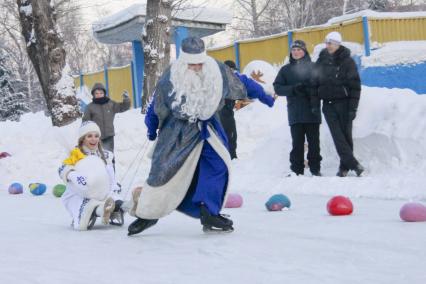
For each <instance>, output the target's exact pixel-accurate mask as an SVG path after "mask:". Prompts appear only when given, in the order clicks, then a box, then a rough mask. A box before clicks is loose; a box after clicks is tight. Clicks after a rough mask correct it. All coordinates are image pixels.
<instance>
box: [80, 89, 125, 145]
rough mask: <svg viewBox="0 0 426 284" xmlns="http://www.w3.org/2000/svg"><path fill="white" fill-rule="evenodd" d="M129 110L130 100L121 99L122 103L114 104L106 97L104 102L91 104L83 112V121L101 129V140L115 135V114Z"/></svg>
mask: <svg viewBox="0 0 426 284" xmlns="http://www.w3.org/2000/svg"><path fill="white" fill-rule="evenodd" d="M129 108H130V99H129V98H128V97H126V98H123V102H122V103H117V102H114V101H113V100H110V99H109V98H107V97H106V100H105V102H103V103H95V102H92V103H90V104H89V105H87V107H86V110H85V111H84V115H83V121H86V120H91V121H94V122H96V124H97V125H98V126H99V128H100V129H101V138H102V139H105V138H108V137H111V136H114V135H115V132H114V117H115V114H116V113H119V112H124V111H126V110H128V109H129Z"/></svg>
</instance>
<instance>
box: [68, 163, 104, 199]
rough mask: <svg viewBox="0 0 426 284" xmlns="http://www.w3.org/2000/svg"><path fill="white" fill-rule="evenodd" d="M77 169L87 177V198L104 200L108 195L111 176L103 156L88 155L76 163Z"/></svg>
mask: <svg viewBox="0 0 426 284" xmlns="http://www.w3.org/2000/svg"><path fill="white" fill-rule="evenodd" d="M75 169H76V171H77V172H79V173H81V174H83V175H84V176H86V177H87V188H88V191H87V194H86V197H87V198H89V199H95V200H104V199H105V198H106V197H107V196H108V193H109V191H110V190H109V176H108V172H107V170H106V166H105V163H104V161H102V159H101V158H99V157H97V156H87V157H86V158H84V159H82V160H80V161H79V162H78V163H77V164H76V165H75Z"/></svg>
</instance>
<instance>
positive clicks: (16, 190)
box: [8, 182, 24, 194]
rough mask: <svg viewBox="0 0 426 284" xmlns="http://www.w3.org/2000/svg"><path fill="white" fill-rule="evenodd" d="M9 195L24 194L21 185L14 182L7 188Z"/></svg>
mask: <svg viewBox="0 0 426 284" xmlns="http://www.w3.org/2000/svg"><path fill="white" fill-rule="evenodd" d="M8 191H9V193H10V194H22V193H23V192H24V190H23V187H22V184H20V183H18V182H14V183H12V184H11V185H10V186H9V189H8Z"/></svg>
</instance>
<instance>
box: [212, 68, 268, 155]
mask: <svg viewBox="0 0 426 284" xmlns="http://www.w3.org/2000/svg"><path fill="white" fill-rule="evenodd" d="M224 63H225V65H227V66H228V67H229V68H231V69H232V71H233V72H234V74H235V75H236V76H237V78H238V79H239V80H240V81H241V83H243V85H244V86H245V87H246V90H247V97H248V98H249V99H258V100H259V101H260V102H262V103H263V104H265V105H267V106H269V107H273V106H274V102H275V100H274V98H273V97H272V96H269V95H267V94H266V93H265V91H264V90H263V87H262V86H261V85H260V84H259V83H257V82H256V81H255V80H253V79H251V78H249V77H247V76H246V75H244V74H240V73H239V72H238V69H237V66H236V65H235V62H234V61H232V60H226V61H225V62H224ZM234 107H235V101H234V100H229V99H226V100H225V106H224V107H223V108H222V110H221V111H220V120H221V122H222V125H223V128H224V129H225V132H226V136H227V137H228V141H229V153H230V154H231V159H236V158H237V126H236V123H235V118H234Z"/></svg>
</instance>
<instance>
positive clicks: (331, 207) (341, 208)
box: [327, 195, 354, 216]
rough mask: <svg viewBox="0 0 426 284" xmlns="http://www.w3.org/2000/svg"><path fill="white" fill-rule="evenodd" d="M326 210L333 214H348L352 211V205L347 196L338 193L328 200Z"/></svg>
mask: <svg viewBox="0 0 426 284" xmlns="http://www.w3.org/2000/svg"><path fill="white" fill-rule="evenodd" d="M327 211H328V213H330V215H333V216H342V215H350V214H352V212H353V211H354V206H353V204H352V202H351V200H350V199H349V198H347V197H345V196H341V195H338V196H335V197H333V198H332V199H330V201H328V203H327Z"/></svg>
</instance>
